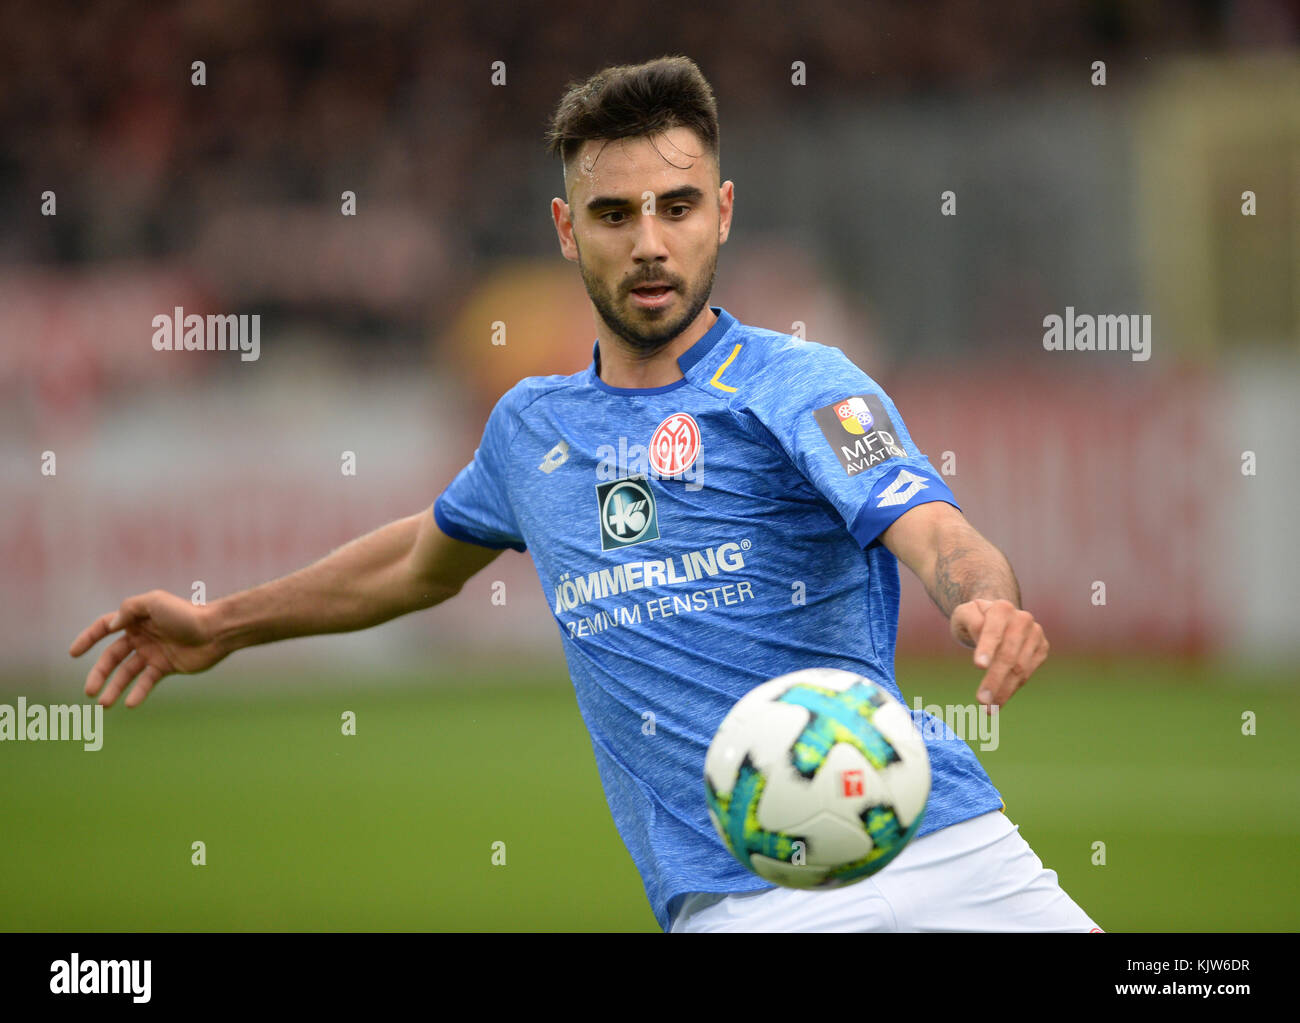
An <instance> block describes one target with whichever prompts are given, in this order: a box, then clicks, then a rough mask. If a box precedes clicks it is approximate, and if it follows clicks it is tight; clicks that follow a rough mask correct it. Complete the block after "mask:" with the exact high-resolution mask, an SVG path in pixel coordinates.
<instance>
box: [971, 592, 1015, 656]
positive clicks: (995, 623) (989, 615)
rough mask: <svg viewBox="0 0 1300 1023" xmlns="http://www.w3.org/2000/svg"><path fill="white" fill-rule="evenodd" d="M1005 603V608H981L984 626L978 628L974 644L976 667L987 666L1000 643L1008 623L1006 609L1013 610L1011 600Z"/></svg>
mask: <svg viewBox="0 0 1300 1023" xmlns="http://www.w3.org/2000/svg"><path fill="white" fill-rule="evenodd" d="M1005 604H1006V607H1005V608H999V607H994V606H989V607H987V608H982V609H981V610H983V611H984V627H983V628H982V629H980V638H979V643H977V644H976V645H975V665H976V667H979V668H987V667H988V666H989V665H990V664H992V663H993V655H994V654H995V653H996V652H997V650H998V649H999V648H1000V647H1001V645H1002V637H1003V634H1004V633H1005V632H1006V630H1007V624H1008V616H1007V614H1006V611H1008V610H1010V611H1014V610H1015V607H1014V606H1013V605H1012V603H1011V601H1009V600H1008V601H1006V602H1005Z"/></svg>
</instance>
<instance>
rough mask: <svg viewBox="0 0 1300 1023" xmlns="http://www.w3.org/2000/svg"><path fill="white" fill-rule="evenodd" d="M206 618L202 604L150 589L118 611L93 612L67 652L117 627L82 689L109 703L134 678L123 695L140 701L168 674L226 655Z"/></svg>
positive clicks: (130, 702) (75, 652)
mask: <svg viewBox="0 0 1300 1023" xmlns="http://www.w3.org/2000/svg"><path fill="white" fill-rule="evenodd" d="M209 623H210V616H209V614H208V609H207V608H206V607H197V606H195V605H194V604H191V603H190V602H189V601H188V600H182V599H181V598H180V597H177V596H174V595H172V594H170V593H167V592H165V591H164V590H151V591H150V592H148V593H141V594H139V595H137V596H134V597H127V599H126V600H124V601H122V606H121V607H119V608H118V609H117V610H116V611H110V612H108V614H105V615H102V616H100V617H99V618H97V619H96V620H95V621H94V622H92V623H91V625H90V626H89V627H88V628H87V629H86V630H85V631H84V632H82V633H81V635H79V636H78V637H77V638H76V639H74V640H73V641H72V645H71V646H70V647H69V648H68V653H69V654H71V655H72V656H73V657H80V656H81V655H82V654H84V653H85V652H86V651H87V650H89V649H90V648H91V647H92V646H94V645H95V644H96V643H98V642H99V641H100V640H101V639H103V638H104V637H105V636H107V635H109V634H110V633H114V632H117V631H119V630H121V631H122V635H121V636H120V637H118V639H117V640H116V641H115V642H114V643H112V644H110V645H109V646H108V647H107V648H105V650H104V652H103V653H102V654H100V656H99V660H98V661H96V662H95V666H94V667H93V668H91V669H90V674H89V675H87V676H86V695H87V696H88V697H94V696H95V695H96V694H99V704H100V706H102V707H111V706H112V705H113V704H114V703H115V702H116V700H117V698H118V697H119V696H120V695H122V692H123V690H125V689H126V687H127V686H129V685H130V684H131V682H132V680H135V679H137V678H138V679H139V681H137V682H136V684H135V686H134V688H133V689H132V690H131V692H130V695H128V696H127V698H126V705H127V706H128V707H138V706H139V705H140V704H141V703H143V702H144V699H145V697H147V696H148V695H149V693H150V691H152V689H153V687H154V686H156V685H157V684H158V683H159V682H160V681H161V680H162V679H163V678H164V677H166V676H167V675H174V674H192V673H194V672H198V671H205V670H207V669H208V668H211V667H212V666H213V665H214V664H216V663H217V662H218V661H220V660H221V659H222V658H223V657H225V656H226V653H227V651H224V650H221V649H219V648H218V646H217V644H216V642H215V640H214V637H213V635H212V629H211V627H210V624H209ZM115 671H116V674H114V672H115ZM110 676H112V680H111V681H109V678H110ZM106 681H107V682H108V685H107V686H105V685H104V683H105V682H106ZM101 689H102V690H103V692H102V694H101V693H100V690H101Z"/></svg>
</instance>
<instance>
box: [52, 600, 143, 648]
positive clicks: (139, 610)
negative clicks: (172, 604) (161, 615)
mask: <svg viewBox="0 0 1300 1023" xmlns="http://www.w3.org/2000/svg"><path fill="white" fill-rule="evenodd" d="M147 596H148V594H141V595H140V596H137V597H127V598H126V600H124V601H122V606H121V607H119V608H118V609H117V610H116V611H110V612H108V614H105V615H100V616H99V617H98V618H96V619H95V620H94V622H92V623H91V625H90V627H89V628H87V629H86V630H85V631H84V632H82V633H81V635H79V636H78V637H77V638H76V639H74V640H73V641H72V645H71V646H70V647H68V653H69V654H71V655H72V656H73V657H80V656H81V655H82V654H84V653H85V652H86V651H87V650H89V649H90V648H91V647H92V646H94V645H95V644H96V643H98V642H99V641H100V640H101V639H103V638H104V637H105V636H107V635H108V634H109V633H110V632H116V631H117V630H118V629H123V628H125V627H126V626H127V625H129V624H130V623H131V622H134V621H138V620H139V619H141V618H147V617H148V615H149V611H148V608H147V607H146V606H145V597H147Z"/></svg>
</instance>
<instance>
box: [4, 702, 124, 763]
mask: <svg viewBox="0 0 1300 1023" xmlns="http://www.w3.org/2000/svg"><path fill="white" fill-rule="evenodd" d="M41 741H48V742H60V741H62V742H80V743H82V744H83V745H82V748H83V749H84V750H86V751H87V752H90V753H94V752H97V751H98V750H99V749H100V747H102V746H103V745H104V708H103V707H101V706H100V705H99V704H97V703H95V704H89V703H86V704H79V703H73V704H63V703H58V704H50V705H49V706H48V707H46V706H42V705H41V704H38V703H37V704H32V705H31V706H30V707H29V706H28V705H27V697H25V696H20V697H18V706H17V707H14V706H12V705H11V704H8V703H0V742H41Z"/></svg>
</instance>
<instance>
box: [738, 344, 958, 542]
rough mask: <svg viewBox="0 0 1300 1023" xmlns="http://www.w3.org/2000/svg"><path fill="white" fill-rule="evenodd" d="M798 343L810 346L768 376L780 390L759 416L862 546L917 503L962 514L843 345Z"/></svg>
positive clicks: (894, 410) (895, 413) (890, 404)
mask: <svg viewBox="0 0 1300 1023" xmlns="http://www.w3.org/2000/svg"><path fill="white" fill-rule="evenodd" d="M800 345H801V347H802V346H804V345H808V346H810V349H804V350H803V351H801V352H799V353H798V355H799V356H800V357H798V358H794V359H791V360H790V362H791V365H789V366H786V367H780V368H778V367H777V366H774V367H773V368H772V371H770V372H769V373H767V374H765V377H767V378H768V379H770V380H774V381H779V386H776V387H773V388H771V389H770V390H769V391H768V393H766V394H765V395H764V396H763V400H762V401H760V402H759V407H758V408H756V409H754V411H755V412H756V413H757V414H758V416H759V418H760V419H761V420H762V421H763V424H764V426H766V427H767V429H768V431H769V432H770V433H771V434H772V435H773V436H774V437H775V438H776V440H777V442H778V443H779V444H780V445H781V447H782V448H783V449H784V451H785V452H786V454H787V455H788V456H789V457H790V459H791V461H793V462H794V464H795V466H796V468H798V470H799V471H800V472H801V473H802V474H803V475H804V477H805V478H806V479H807V480H808V482H809V483H811V484H812V485H813V486H814V487H815V488H816V489H817V490H818V491H819V492H820V493H821V494H822V496H823V497H825V498H826V500H827V501H829V502H830V503H831V504H832V505H834V507H835V510H836V511H837V512H839V514H840V515H841V516H842V517H843V519H844V523H845V526H846V527H847V528H848V531H849V533H850V534H851V535H852V536H853V538H854V539H855V540H856V541H857V542H858V544H859V545H860V546H861V547H863V548H866V547H869V546H871V545H872V544H874V543H876V542H878V539H879V537H880V534H881V533H883V532H884V531H885V530H886V529H888V528H889V526H890V525H891V524H892V523H893V522H894V520H895V519H897V518H898V517H899V516H901V515H903V514H904V513H905V512H907V511H910V510H911V509H913V508H915V507H917V506H918V505H922V504H926V503H928V502H930V501H944V502H946V503H947V504H950V505H952V506H953V507H954V508H957V509H958V510H960V508H961V506H960V505H958V504H957V499H956V497H954V496H953V493H952V490H951V489H949V487H948V484H947V483H945V482H944V480H943V477H942V476H940V475H939V474H938V473H937V472H936V471H935V469H934V466H932V465H931V464H930V462H929V460H928V459H927V458H926V457H925V455H923V454H922V453H921V452H920V451H919V450H918V449H917V447H916V445H915V444H913V443H912V438H911V436H910V435H909V434H908V432H907V427H906V426H905V425H904V423H903V418H902V416H901V415H899V412H898V409H897V408H896V407H895V406H894V403H893V401H891V400H890V398H889V396H888V395H887V394H885V392H884V391H883V390H882V389H881V387H880V386H879V385H878V384H877V383H876V382H875V381H874V380H872V379H871V377H869V376H868V375H867V374H866V373H864V372H863V371H862V370H861V369H859V368H858V367H857V366H855V365H854V364H853V362H851V361H850V360H849V358H848V357H847V356H845V355H844V353H843V352H841V351H840V350H839V349H838V348H829V347H826V346H823V345H816V344H813V343H811V342H801V343H800Z"/></svg>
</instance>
